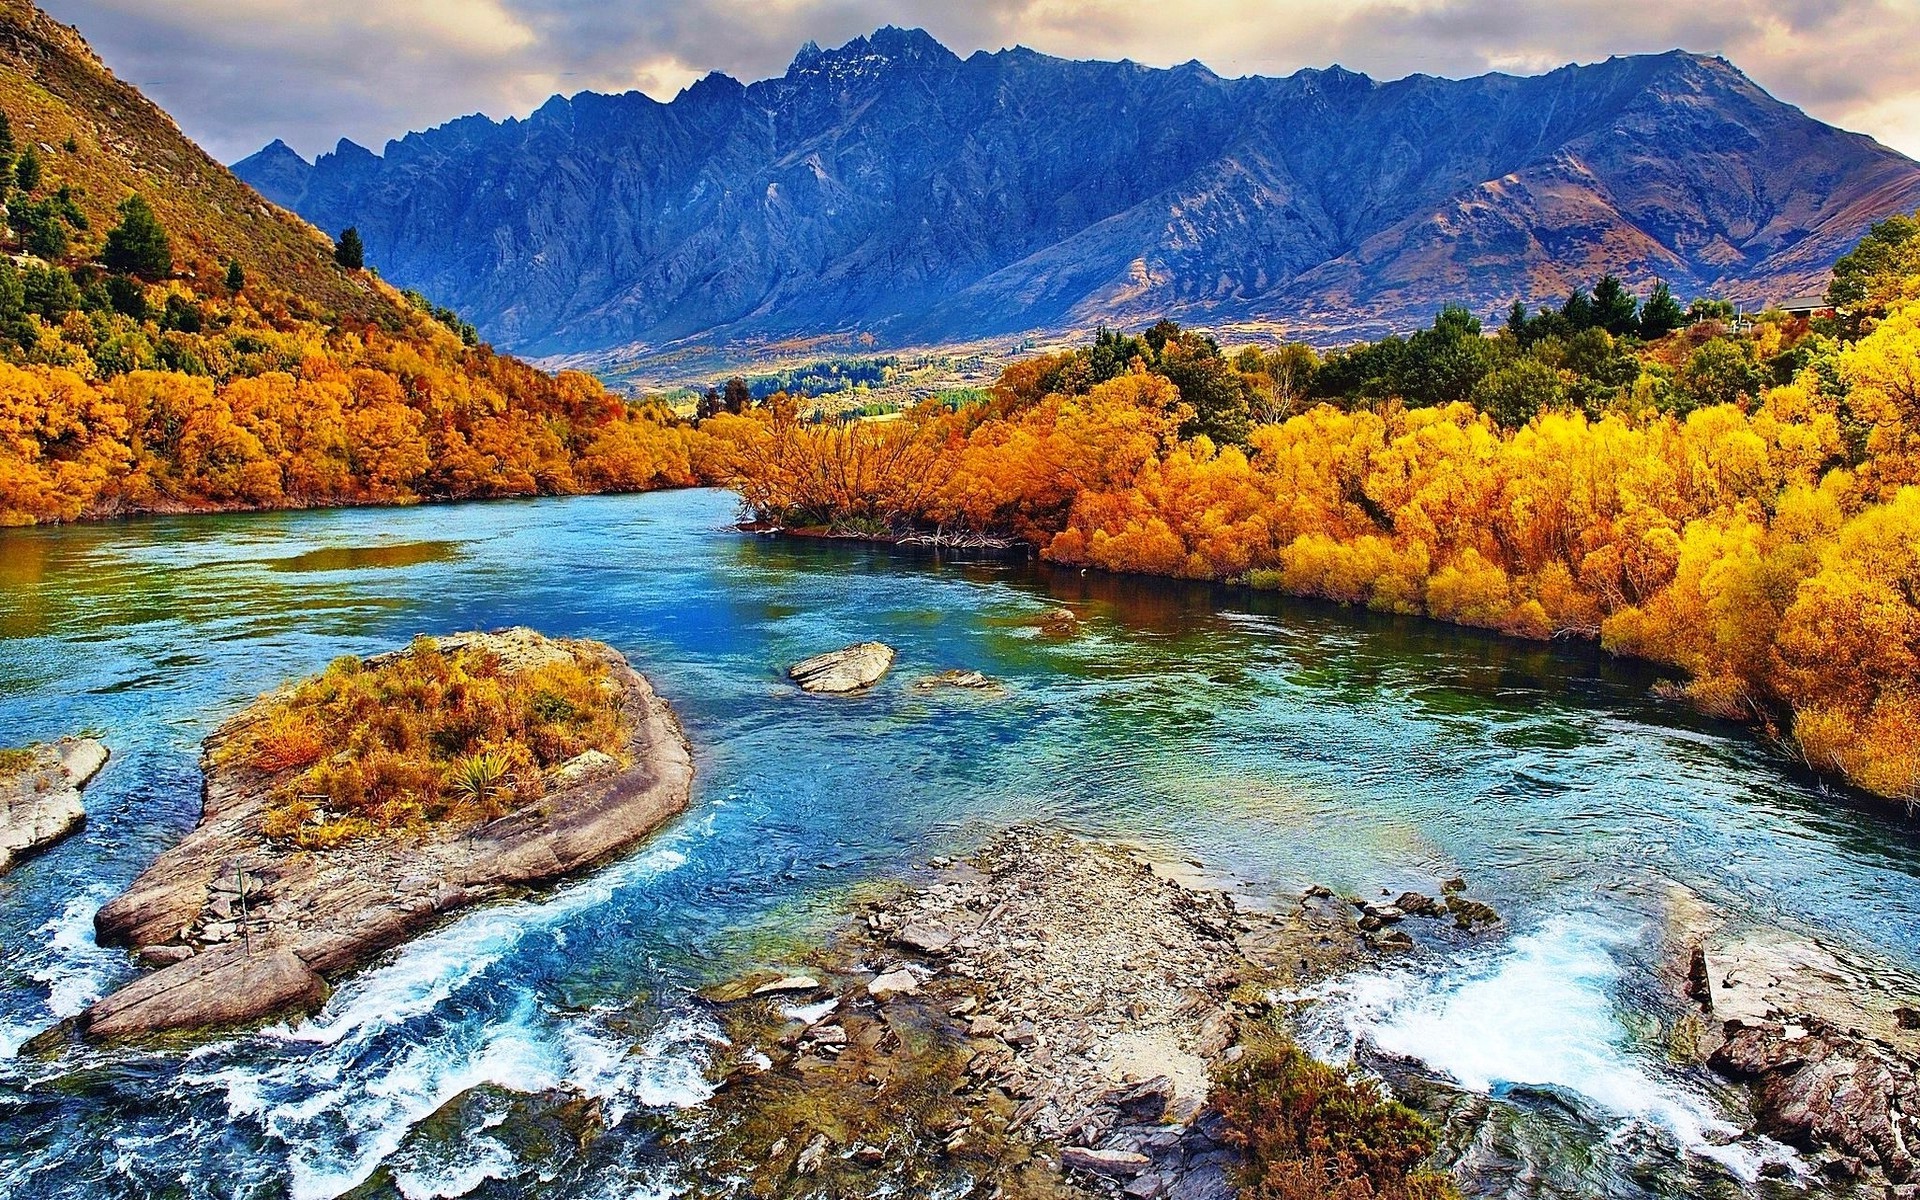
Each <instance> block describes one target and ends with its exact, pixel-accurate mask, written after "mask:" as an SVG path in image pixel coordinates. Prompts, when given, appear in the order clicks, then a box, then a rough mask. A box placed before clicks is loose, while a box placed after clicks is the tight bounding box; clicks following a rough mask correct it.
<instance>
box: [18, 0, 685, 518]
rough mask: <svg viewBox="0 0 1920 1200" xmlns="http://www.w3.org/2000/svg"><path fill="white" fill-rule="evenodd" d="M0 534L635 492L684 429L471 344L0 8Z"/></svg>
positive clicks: (675, 448) (668, 472) (42, 24)
mask: <svg viewBox="0 0 1920 1200" xmlns="http://www.w3.org/2000/svg"><path fill="white" fill-rule="evenodd" d="M0 200H3V201H4V203H5V219H4V223H3V224H0V248H4V249H5V251H6V255H7V256H6V257H5V258H0V524H19V523H30V522H35V521H57V520H73V519H76V518H80V517H89V516H102V515H109V514H115V513H127V512H153V511H186V510H196V509H207V508H257V507H282V506H299V505H312V504H330V503H363V502H389V503H391V502H406V501H412V500H418V499H427V498H456V497H465V496H493V495H525V494H536V493H555V492H570V491H578V490H584V489H589V488H591V489H598V490H608V489H628V488H644V487H650V486H656V485H658V484H661V483H685V482H688V481H689V480H690V478H691V476H690V474H689V468H688V462H687V435H686V432H685V431H683V430H676V429H673V428H670V427H668V426H666V425H663V424H661V423H660V422H659V421H657V420H656V419H654V417H653V416H652V415H650V414H648V413H645V412H642V411H640V410H637V409H635V408H633V407H631V406H629V405H628V404H627V403H625V402H624V401H623V400H621V399H620V398H618V397H616V396H613V395H611V394H609V393H608V392H607V391H606V390H605V389H604V388H602V387H601V386H600V385H599V383H597V382H596V381H594V380H593V379H592V378H590V377H588V376H584V375H561V376H559V377H552V376H548V375H546V374H543V373H541V372H539V371H537V370H534V369H533V368H531V367H529V366H527V365H526V364H524V363H521V362H518V361H516V360H514V359H511V358H507V357H504V356H501V355H496V354H495V353H494V352H493V351H492V350H491V349H490V348H488V347H487V346H484V345H480V344H478V343H477V341H476V339H475V337H474V334H473V330H472V329H471V327H469V326H466V325H465V324H464V323H463V322H461V321H460V320H459V319H458V318H457V317H455V316H454V315H453V314H452V313H450V312H447V311H446V310H444V309H439V308H436V307H435V306H433V305H430V304H428V303H426V302H425V301H424V300H422V299H420V298H419V297H417V296H410V295H403V294H402V293H400V292H398V291H396V290H394V289H393V288H391V287H389V286H387V285H385V284H384V283H382V282H381V281H380V280H379V279H378V278H377V277H376V276H374V275H373V274H372V273H371V272H369V271H366V270H364V269H360V268H359V267H358V264H356V263H355V262H354V261H353V258H354V256H353V255H352V254H351V253H341V252H337V249H336V247H335V246H334V244H333V242H332V241H331V240H330V239H328V238H327V237H326V236H325V235H323V234H321V233H320V232H318V231H317V230H315V229H313V228H311V227H310V226H308V225H306V224H305V223H304V222H302V221H300V220H299V219H298V218H295V217H293V216H291V215H290V214H288V213H285V212H283V211H281V210H279V209H276V208H274V207H272V206H271V205H268V204H266V203H264V202H263V201H262V200H261V199H260V197H259V196H257V195H256V194H254V193H253V192H252V191H251V190H250V189H248V188H247V187H246V185H244V184H242V183H240V182H239V181H238V180H237V179H235V178H234V177H233V176H232V174H231V173H230V172H228V171H227V170H226V169H225V168H224V167H222V166H220V165H219V164H218V163H215V162H213V161H212V160H211V159H209V158H208V157H207V156H206V155H205V154H204V153H202V152H201V151H200V150H199V149H198V148H197V147H196V146H194V145H193V144H192V143H191V142H190V141H188V140H187V139H186V138H185V137H184V136H182V135H181V134H180V132H179V131H178V129H176V128H175V127H174V125H173V123H172V122H171V121H170V120H169V119H168V118H167V117H166V115H165V114H164V113H162V112H160V110H159V109H157V108H155V107H154V106H153V105H152V104H150V103H148V102H147V101H146V100H145V99H144V98H143V97H141V96H140V94H139V93H138V92H137V91H135V90H134V89H132V88H130V87H128V86H126V85H125V84H123V83H121V82H119V81H118V80H116V79H114V78H113V76H112V75H111V73H110V72H108V71H107V69H106V68H105V67H104V66H103V65H101V63H100V62H99V61H98V60H97V59H96V58H94V56H93V55H92V53H91V52H90V51H88V49H87V48H86V45H85V43H83V42H82V41H81V40H80V38H79V36H78V35H77V34H76V33H74V32H73V31H72V30H71V29H68V28H66V27H65V26H62V25H60V24H58V23H57V22H54V21H52V20H51V19H49V18H48V17H46V16H45V15H44V14H42V13H40V12H39V11H38V10H36V9H35V8H33V7H32V6H31V5H30V4H27V3H25V2H24V0H4V3H3V4H0Z"/></svg>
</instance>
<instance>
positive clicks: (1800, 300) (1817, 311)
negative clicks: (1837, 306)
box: [1774, 296, 1833, 319]
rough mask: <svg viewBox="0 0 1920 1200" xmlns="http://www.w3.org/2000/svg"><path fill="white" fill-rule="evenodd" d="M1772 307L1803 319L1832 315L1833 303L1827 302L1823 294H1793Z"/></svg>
mask: <svg viewBox="0 0 1920 1200" xmlns="http://www.w3.org/2000/svg"><path fill="white" fill-rule="evenodd" d="M1774 307H1775V308H1777V309H1779V310H1780V311H1781V312H1783V313H1785V314H1787V315H1788V316H1790V317H1800V318H1803V319H1811V318H1813V317H1820V316H1828V317H1830V316H1832V315H1833V305H1831V304H1829V303H1827V298H1826V297H1825V296H1795V297H1793V298H1792V299H1790V300H1782V301H1781V302H1780V303H1778V304H1776V305H1774Z"/></svg>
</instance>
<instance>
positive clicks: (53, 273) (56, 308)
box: [21, 267, 82, 323]
mask: <svg viewBox="0 0 1920 1200" xmlns="http://www.w3.org/2000/svg"><path fill="white" fill-rule="evenodd" d="M21 283H22V285H23V286H24V287H25V290H26V296H27V309H28V311H30V312H36V313H39V314H40V317H41V319H42V320H45V321H49V322H54V323H57V322H59V320H60V319H61V318H62V317H64V316H66V315H67V314H68V313H70V312H72V311H74V310H75V309H77V308H79V307H80V306H81V304H82V300H81V297H80V288H79V286H78V285H77V284H75V283H74V281H73V275H72V274H71V273H69V272H68V271H67V269H66V268H65V267H28V268H27V269H26V271H25V273H24V274H23V275H22V276H21Z"/></svg>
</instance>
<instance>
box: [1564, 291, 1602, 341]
mask: <svg viewBox="0 0 1920 1200" xmlns="http://www.w3.org/2000/svg"><path fill="white" fill-rule="evenodd" d="M1560 315H1561V316H1562V317H1565V318H1566V320H1567V328H1568V329H1569V330H1571V331H1572V332H1574V333H1578V332H1580V331H1581V330H1582V329H1592V328H1593V326H1594V324H1595V322H1594V319H1593V297H1592V296H1589V295H1587V289H1585V288H1575V289H1573V295H1571V296H1568V297H1567V302H1566V304H1564V305H1563V306H1561V309H1560Z"/></svg>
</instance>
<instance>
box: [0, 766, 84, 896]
mask: <svg viewBox="0 0 1920 1200" xmlns="http://www.w3.org/2000/svg"><path fill="white" fill-rule="evenodd" d="M107 754H108V752H107V748H106V747H105V746H103V745H101V744H100V743H99V742H97V741H95V740H94V739H93V738H61V739H60V740H59V741H57V742H50V743H48V744H46V745H40V746H30V747H28V748H27V749H26V750H23V751H19V752H18V757H19V758H20V759H21V760H22V761H21V762H20V763H19V764H18V765H17V766H14V767H13V768H12V769H11V770H5V771H0V875H4V874H6V873H7V872H8V871H10V870H12V869H13V867H14V865H15V864H16V863H18V862H19V861H20V860H21V859H22V858H25V857H26V856H27V855H29V854H32V853H34V852H35V851H37V850H41V849H44V848H45V847H47V846H50V845H52V844H53V843H54V842H57V841H59V840H60V839H61V838H63V837H66V836H67V835H68V834H70V833H72V832H73V831H74V830H76V829H78V828H80V826H81V825H82V824H83V823H85V821H86V819H87V810H86V806H85V805H84V804H83V803H82V802H81V799H80V790H81V789H82V788H84V787H86V786H87V784H88V783H90V782H91V781H92V780H93V777H94V776H95V775H98V774H99V773H100V768H102V767H104V766H106V765H107Z"/></svg>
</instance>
